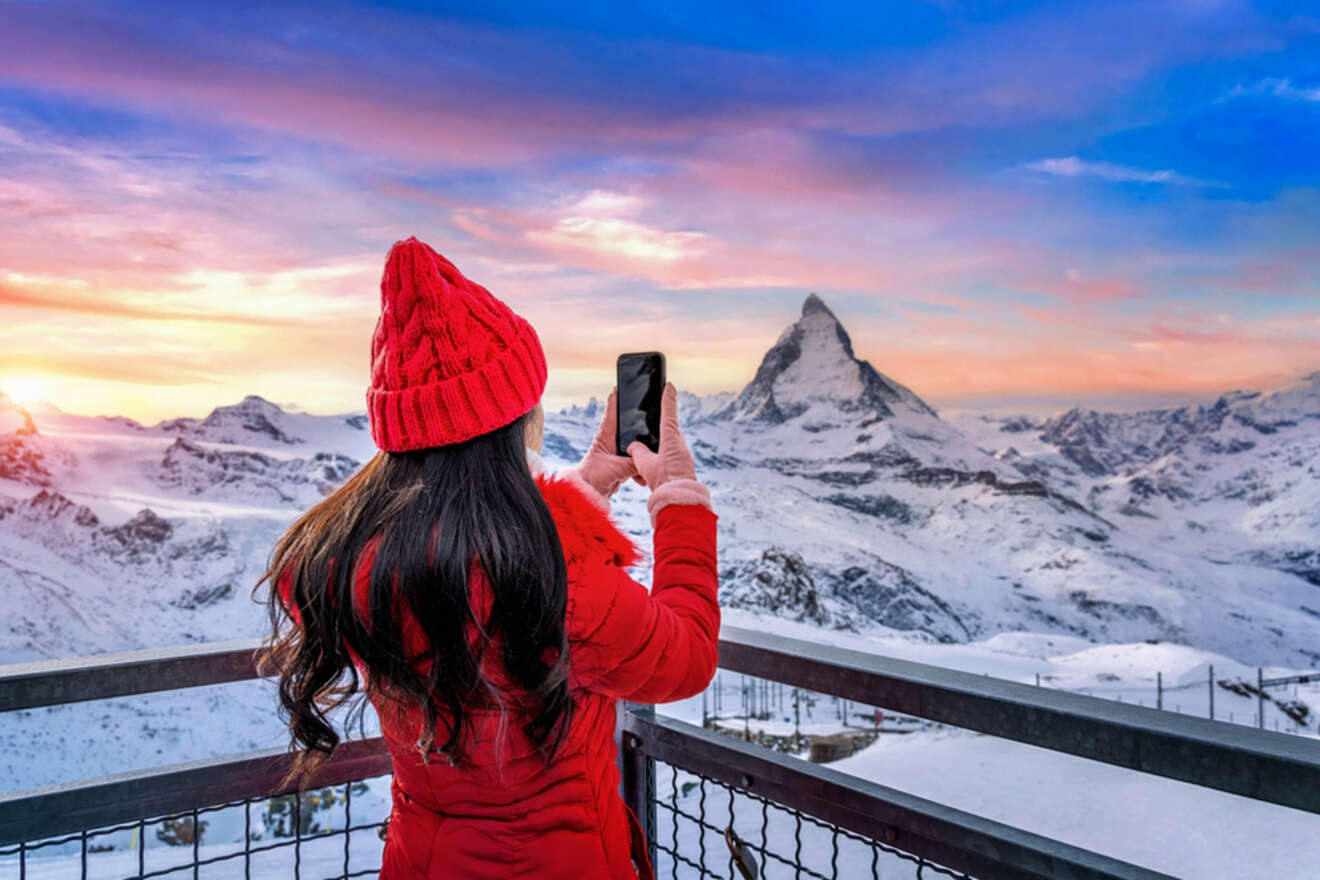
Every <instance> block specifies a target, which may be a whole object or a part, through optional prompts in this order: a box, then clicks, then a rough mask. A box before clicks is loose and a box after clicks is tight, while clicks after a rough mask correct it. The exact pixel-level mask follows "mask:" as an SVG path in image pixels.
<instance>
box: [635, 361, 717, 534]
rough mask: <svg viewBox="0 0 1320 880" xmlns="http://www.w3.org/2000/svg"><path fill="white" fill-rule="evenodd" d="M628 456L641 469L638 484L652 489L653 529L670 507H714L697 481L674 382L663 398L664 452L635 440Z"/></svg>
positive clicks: (661, 439) (638, 472) (661, 434)
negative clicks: (657, 516) (698, 505)
mask: <svg viewBox="0 0 1320 880" xmlns="http://www.w3.org/2000/svg"><path fill="white" fill-rule="evenodd" d="M628 455H630V456H631V457H632V460H633V462H634V463H635V464H636V466H637V474H638V477H639V478H640V479H639V480H638V482H640V483H642V485H644V486H650V487H651V497H650V498H649V499H647V502H646V510H647V512H648V513H650V514H651V525H652V527H654V526H655V517H656V514H658V513H659V512H660V511H661V510H663V509H664V508H665V507H668V506H669V505H670V504H700V505H703V506H705V507H707V508H709V507H710V490H709V489H707V488H706V487H705V486H703V485H701V483H698V482H697V466H696V463H695V462H694V461H693V460H692V453H691V451H690V450H689V449H688V445H687V440H686V439H685V438H684V437H683V432H682V430H680V429H679V427H678V390H677V389H675V388H674V383H673V382H667V383H666V384H665V392H664V394H663V395H662V396H661V397H660V451H659V452H652V451H651V450H650V449H649V448H648V447H647V446H646V444H645V443H642V442H641V441H640V440H634V441H633V442H632V443H630V444H628Z"/></svg>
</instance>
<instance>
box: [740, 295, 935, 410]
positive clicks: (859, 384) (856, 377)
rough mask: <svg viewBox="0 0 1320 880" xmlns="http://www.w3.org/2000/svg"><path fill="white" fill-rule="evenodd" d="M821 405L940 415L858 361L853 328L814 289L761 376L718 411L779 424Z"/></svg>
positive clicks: (766, 361) (763, 362)
mask: <svg viewBox="0 0 1320 880" xmlns="http://www.w3.org/2000/svg"><path fill="white" fill-rule="evenodd" d="M822 405H823V406H826V407H829V408H831V409H833V410H836V411H842V412H844V413H861V414H866V415H868V416H873V417H879V418H890V417H892V416H894V415H895V413H896V411H898V410H905V411H908V412H914V413H919V414H921V415H924V416H934V415H935V412H934V410H932V409H931V408H930V407H929V406H927V405H926V404H925V403H924V402H922V400H921V399H920V398H919V397H917V396H916V395H915V394H913V393H912V392H911V391H910V390H908V389H907V388H905V387H903V386H902V385H900V384H898V383H897V382H895V381H893V380H892V379H889V378H888V377H886V376H884V375H882V374H881V373H879V372H878V371H877V370H876V369H875V368H874V367H872V366H871V365H870V364H869V363H867V362H866V361H864V360H860V359H858V358H857V356H856V355H855V354H854V353H853V347H852V339H851V338H850V337H849V336H848V331H847V330H844V329H843V325H842V324H841V323H840V322H839V319H838V318H837V317H836V316H835V314H834V312H832V311H830V308H829V306H827V305H825V301H824V300H822V299H821V298H820V297H819V296H817V295H816V294H814V293H812V294H809V295H808V296H807V298H806V299H805V300H804V301H803V303H802V316H801V317H800V318H798V320H797V321H796V322H795V323H793V324H790V325H789V326H788V327H787V328H785V330H784V332H783V333H782V334H780V336H779V339H778V341H776V342H775V344H774V346H773V347H771V349H770V350H769V351H768V352H766V354H765V357H764V358H762V359H761V365H760V367H759V368H758V369H757V371H756V376H755V377H753V379H752V381H751V382H750V383H748V385H747V386H746V387H745V388H743V390H742V392H741V393H739V395H738V397H737V399H735V400H734V401H733V403H731V404H729V406H728V407H726V408H725V409H724V410H723V411H722V412H720V413H719V414H718V415H719V417H721V418H733V419H740V420H741V419H753V420H757V421H767V422H771V423H779V422H785V421H789V420H790V419H794V418H797V417H798V416H800V415H802V414H803V413H805V412H807V411H808V410H809V409H812V408H814V407H817V406H822Z"/></svg>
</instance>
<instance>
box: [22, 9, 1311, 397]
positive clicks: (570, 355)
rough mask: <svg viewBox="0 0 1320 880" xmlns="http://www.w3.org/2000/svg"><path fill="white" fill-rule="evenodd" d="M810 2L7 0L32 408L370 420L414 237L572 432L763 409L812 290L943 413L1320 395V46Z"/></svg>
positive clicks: (1282, 23)
mask: <svg viewBox="0 0 1320 880" xmlns="http://www.w3.org/2000/svg"><path fill="white" fill-rule="evenodd" d="M817 5H818V4H801V6H802V7H803V9H802V11H800V12H797V13H793V12H787V11H782V10H779V9H778V8H777V6H778V5H777V4H765V3H762V2H756V3H710V2H703V3H685V2H662V3H654V4H650V3H648V4H645V5H642V6H639V7H637V8H636V9H634V10H632V11H627V12H625V11H624V10H623V8H622V5H621V4H614V3H608V2H598V3H593V2H586V3H578V4H553V3H544V2H537V3H532V4H506V3H488V2H482V3H459V4H452V5H451V6H449V7H448V8H449V11H447V12H443V13H441V12H435V11H432V10H433V6H432V5H431V4H422V3H402V4H387V3H338V2H319V3H315V4H310V3H309V4H296V3H288V4H280V5H279V6H278V7H277V8H268V9H264V10H262V11H259V12H256V11H251V12H250V11H246V9H245V10H244V11H243V12H242V13H241V14H240V13H239V12H237V11H236V10H238V9H240V8H244V7H247V6H248V4H230V3H225V4H219V3H216V4H212V5H211V6H210V7H207V6H206V5H204V4H201V3H195V4H172V3H171V4H160V5H159V7H158V8H153V4H150V3H132V4H128V3H124V4H118V3H107V2H86V3H63V2H12V0H0V389H4V390H7V391H9V393H10V394H12V395H13V396H15V397H21V398H45V399H49V400H51V401H52V402H54V403H55V404H57V405H58V406H61V407H63V408H65V409H68V410H71V411H76V412H85V413H116V414H124V415H129V416H132V417H135V418H138V419H141V420H144V421H155V420H157V419H159V418H162V417H168V416H176V415H196V414H204V413H205V412H206V411H208V410H209V409H210V408H211V407H213V406H216V405H219V404H225V403H232V402H235V401H237V400H238V399H240V398H241V397H243V396H244V395H246V394H260V395H262V396H264V397H267V398H269V399H271V400H273V401H276V402H279V403H281V404H293V405H297V406H300V407H303V408H305V409H308V410H311V411H315V412H341V411H348V410H359V409H361V408H362V407H363V392H364V390H365V384H366V381H367V358H368V344H369V338H370V333H371V329H372V326H373V325H374V322H375V316H376V310H377V308H378V302H379V300H378V297H379V281H380V273H381V268H382V265H383V261H384V257H385V254H386V252H387V251H388V249H389V247H390V244H391V243H392V242H394V241H395V240H397V239H401V238H406V237H407V236H409V235H416V236H418V237H419V238H422V239H423V240H425V241H427V242H428V243H430V244H431V245H432V246H434V247H435V248H436V249H437V250H439V251H440V252H441V253H443V254H445V255H446V256H448V257H449V258H450V259H451V260H453V261H454V263H455V264H457V265H458V266H459V267H460V268H461V269H462V270H463V271H464V272H465V273H466V274H468V275H469V276H470V277H472V278H473V279H475V280H477V281H479V282H480V283H482V284H484V285H485V286H487V287H488V288H490V289H491V291H492V292H494V293H495V294H496V295H497V296H500V297H501V298H503V299H504V300H506V301H507V302H508V303H510V305H512V306H513V307H514V308H515V309H516V310H517V311H519V312H520V313H522V314H523V315H524V316H526V317H527V318H528V319H529V320H530V321H531V322H532V323H533V324H534V325H535V326H536V327H537V329H538V331H539V332H540V335H541V338H542V340H543V342H544V344H545V347H546V350H547V354H548V357H549V361H550V371H551V378H550V387H549V389H548V390H547V403H548V404H550V405H552V406H559V405H562V404H564V403H568V402H572V401H576V400H581V399H585V398H586V397H587V396H588V395H590V394H593V393H594V394H598V395H603V393H604V392H606V391H608V388H609V384H610V382H611V377H612V372H613V361H614V357H615V355H616V354H617V353H618V352H620V351H627V350H638V349H651V348H658V349H662V350H664V351H665V352H666V353H667V354H668V356H669V362H670V369H671V375H672V376H673V378H674V379H675V381H676V382H678V383H679V384H680V386H681V387H687V388H690V389H692V390H695V391H701V392H705V391H714V390H720V389H725V388H736V387H739V386H741V385H742V384H743V383H744V382H746V381H747V380H748V379H749V378H750V377H751V374H752V372H753V371H754V370H755V367H756V363H757V361H758V359H759V358H760V356H761V354H763V353H764V351H765V349H766V348H768V347H769V346H770V345H771V344H772V343H773V342H774V340H775V338H776V336H778V334H779V332H780V331H781V330H782V329H783V327H784V326H786V325H787V324H788V323H790V322H791V321H792V320H794V319H795V318H796V316H797V314H798V310H799V309H800V306H801V302H802V300H803V298H804V297H805V296H806V294H807V293H808V292H812V291H814V292H817V293H819V294H820V295H821V296H822V297H823V298H824V299H825V301H826V302H827V303H828V304H829V305H830V306H831V307H832V308H833V309H834V311H835V312H836V313H837V314H838V315H839V317H840V318H841V319H842V320H843V321H844V323H845V325H846V326H847V327H848V329H849V330H850V331H851V333H852V335H853V339H854V343H855V346H856V348H857V350H858V353H859V354H860V355H861V356H863V357H866V358H868V359H870V360H871V361H872V363H874V364H875V365H876V367H877V368H878V369H880V370H881V371H883V372H885V373H887V374H889V375H891V376H893V377H894V378H896V379H898V380H899V381H901V382H904V383H905V384H907V385H909V386H910V387H912V388H913V390H915V391H917V392H918V393H919V394H921V395H923V396H924V397H926V398H928V399H929V400H931V401H932V402H933V403H935V404H937V405H944V406H962V405H977V404H988V403H1004V402H1011V403H1019V402H1030V401H1036V402H1041V401H1044V402H1050V403H1054V402H1060V403H1068V402H1073V401H1086V402H1090V403H1093V404H1100V405H1104V404H1105V403H1106V402H1109V403H1112V404H1113V405H1131V404H1132V403H1134V402H1138V403H1139V402H1141V401H1143V400H1149V401H1164V400H1174V399H1181V398H1188V399H1194V398H1197V397H1203V396H1205V395H1207V394H1213V393H1216V392H1219V391H1223V390H1228V389H1232V388H1241V387H1246V388H1260V387H1270V386H1275V385H1279V384H1281V383H1284V382H1287V381H1289V380H1291V379H1293V378H1296V377H1297V376H1300V375H1302V374H1303V373H1306V372H1309V371H1313V370H1316V369H1320V11H1316V10H1315V9H1314V7H1313V12H1312V14H1311V15H1310V16H1307V15H1302V14H1299V13H1297V12H1296V11H1295V10H1297V9H1301V8H1304V7H1305V6H1306V5H1308V4H1298V3H1277V4H1269V3H1265V4H1261V3H1255V4H1249V3H1237V2H1231V0H1226V2H1215V0H1181V2H1166V3H1158V2H1142V3H1128V2H1121V0H1120V2H1097V3H1058V4H1050V3H1008V2H1005V3H999V2H989V0H987V2H979V3H971V4H959V3H952V2H929V3H911V4H889V3H880V4H876V3H857V4H831V5H830V8H829V10H828V11H826V10H823V9H818V8H813V7H815V6H817ZM560 7H562V8H567V9H571V12H562V11H559V9H560ZM181 9H183V10H187V11H186V14H184V15H180V14H179V12H178V10H181Z"/></svg>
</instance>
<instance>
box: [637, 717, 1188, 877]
mask: <svg viewBox="0 0 1320 880" xmlns="http://www.w3.org/2000/svg"><path fill="white" fill-rule="evenodd" d="M624 731H625V739H624V745H625V748H626V749H627V750H629V751H631V752H633V753H636V754H640V755H644V756H646V757H649V758H653V759H655V760H658V761H663V762H665V763H667V764H671V765H673V766H676V767H678V768H680V769H682V770H686V771H688V772H691V773H696V774H700V775H702V776H706V777H709V778H711V779H714V780H717V781H719V782H722V783H724V784H725V785H728V786H730V787H731V788H734V789H739V790H742V791H746V792H749V793H753V794H756V795H758V796H760V797H763V798H766V799H767V800H770V801H773V802H774V803H776V804H782V805H784V806H786V807H789V808H792V809H796V810H799V811H801V812H803V813H806V814H808V815H811V816H815V817H818V818H820V819H824V820H825V821H827V822H830V823H832V824H834V825H837V826H838V827H840V828H846V829H848V830H850V831H855V832H857V833H858V834H861V835H863V836H865V837H869V838H871V839H873V840H881V841H885V842H887V843H888V844H889V845H891V846H894V847H897V848H899V849H902V850H904V851H905V852H909V853H912V854H913V855H916V856H921V857H924V858H927V859H930V860H931V861H933V862H936V863H938V864H940V865H943V866H944V867H946V868H951V869H953V870H955V871H961V872H963V873H966V874H970V875H972V876H974V877H981V878H987V880H990V878H996V880H997V878H1036V880H1039V878H1047V877H1071V878H1076V880H1170V878H1169V875H1167V874H1161V873H1159V872H1157V871H1152V870H1149V869H1147V868H1142V867H1139V866H1137V865H1132V864H1129V863H1127V862H1123V861H1119V860H1118V859H1114V858H1111V857H1109V856H1105V855H1101V854H1099V853H1095V852H1090V851H1088V850H1085V849H1082V848H1080V847H1076V846H1073V845H1072V844H1068V843H1063V842H1062V841H1058V840H1053V839H1051V838H1048V837H1043V836H1041V835H1039V834H1034V833H1032V832H1030V831H1023V830H1022V829H1019V828H1014V827H1013V826H1011V825H1005V824H1003V823H1001V822H996V821H994V820H992V819H986V818H984V817H982V816H978V815H976V814H974V813H968V812H965V811H963V810H959V809H956V808H954V807H948V806H945V805H943V804H940V803H936V802H935V801H930V800H926V799H925V798H921V797H917V796H916V795H912V794H908V793H906V792H903V791H899V790H898V789H894V788H889V787H888V786H884V785H879V784H877V783H874V782H870V781H867V780H865V779H859V778H857V777H856V776H852V775H850V774H847V773H844V772H842V771H839V770H835V769H833V768H832V767H829V766H827V765H822V764H805V763H804V762H803V761H801V760H799V759H797V758H793V757H790V756H788V755H785V754H781V753H780V752H776V751H772V750H770V749H763V748H760V747H758V746H755V745H752V744H751V743H748V742H744V741H742V740H739V739H735V738H732V737H728V736H724V735H723V734H719V733H715V732H714V731H710V730H705V729H703V728H701V727H697V726H696V725H694V724H688V723H687V722H684V721H678V720H676V719H673V718H665V717H663V716H655V717H647V716H646V715H644V714H639V713H636V712H632V711H630V712H628V713H626V714H625V716H624ZM807 768H809V769H807Z"/></svg>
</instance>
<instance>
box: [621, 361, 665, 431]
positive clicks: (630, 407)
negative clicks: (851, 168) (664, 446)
mask: <svg viewBox="0 0 1320 880" xmlns="http://www.w3.org/2000/svg"><path fill="white" fill-rule="evenodd" d="M618 372H619V381H618V388H619V392H618V396H617V397H616V398H615V403H616V405H617V406H618V418H617V419H616V425H617V432H618V433H617V436H616V438H615V442H616V444H617V445H616V446H615V448H616V449H617V450H618V452H619V455H627V454H628V446H629V444H631V443H632V442H633V441H634V440H640V441H641V442H642V443H645V444H646V446H647V448H648V449H650V450H651V451H652V452H659V451H660V397H661V395H662V394H664V391H665V356H664V355H663V354H661V353H660V352H658V351H640V352H633V353H631V354H621V355H619V363H618Z"/></svg>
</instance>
